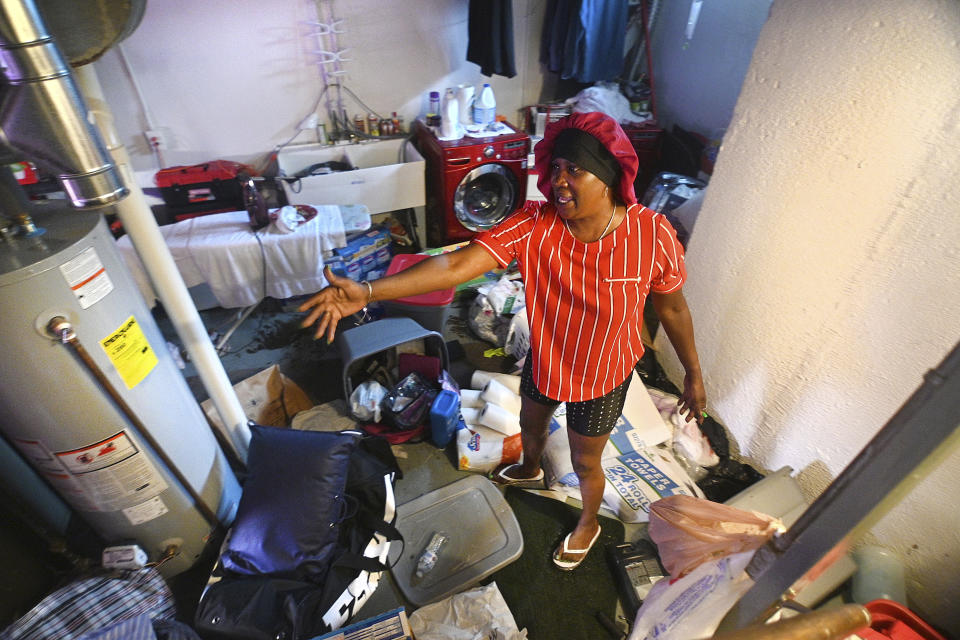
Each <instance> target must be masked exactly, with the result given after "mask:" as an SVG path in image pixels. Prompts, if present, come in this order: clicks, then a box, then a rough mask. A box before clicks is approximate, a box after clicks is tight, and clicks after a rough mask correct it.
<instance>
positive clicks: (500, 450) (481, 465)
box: [457, 369, 523, 473]
mask: <svg viewBox="0 0 960 640" xmlns="http://www.w3.org/2000/svg"><path fill="white" fill-rule="evenodd" d="M470 386H471V387H472V388H470V389H461V390H460V407H461V408H460V416H461V423H460V425H459V428H458V430H457V461H458V468H459V469H460V470H461V471H476V472H479V473H489V472H490V471H493V470H494V469H495V468H496V467H498V466H499V465H501V464H510V463H514V462H519V461H520V456H521V454H522V452H523V448H522V446H521V443H520V395H519V394H520V377H519V376H514V375H510V374H506V373H495V372H490V371H481V370H479V369H478V370H477V371H475V372H474V373H473V375H472V377H471V379H470Z"/></svg>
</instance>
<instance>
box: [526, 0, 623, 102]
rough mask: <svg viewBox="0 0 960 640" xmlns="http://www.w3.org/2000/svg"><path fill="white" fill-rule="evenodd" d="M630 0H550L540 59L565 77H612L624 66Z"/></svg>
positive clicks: (589, 79)
mask: <svg viewBox="0 0 960 640" xmlns="http://www.w3.org/2000/svg"><path fill="white" fill-rule="evenodd" d="M628 9H629V7H628V2H627V0H550V1H549V2H548V4H547V10H546V15H545V17H544V23H543V32H542V36H541V38H542V39H541V45H540V62H541V63H543V64H544V65H545V66H546V67H547V69H548V70H549V71H551V72H553V73H558V74H560V77H562V78H563V79H565V80H567V79H571V78H572V79H574V80H577V81H578V82H583V83H593V82H599V81H602V80H613V79H614V78H616V77H617V76H619V75H620V72H621V71H622V68H623V47H624V42H625V40H626V26H627V13H628Z"/></svg>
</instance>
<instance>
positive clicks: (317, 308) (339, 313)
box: [297, 267, 370, 343]
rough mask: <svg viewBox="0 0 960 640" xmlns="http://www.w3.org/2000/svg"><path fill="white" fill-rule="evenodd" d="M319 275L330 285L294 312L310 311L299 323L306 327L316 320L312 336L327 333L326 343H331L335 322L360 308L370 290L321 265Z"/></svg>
mask: <svg viewBox="0 0 960 640" xmlns="http://www.w3.org/2000/svg"><path fill="white" fill-rule="evenodd" d="M323 275H324V276H326V278H327V282H329V283H330V284H329V285H327V286H326V287H324V288H323V289H321V290H320V292H319V293H317V294H316V295H314V296H313V297H312V298H310V299H309V300H307V301H306V302H304V303H303V304H302V305H300V306H299V307H298V309H297V310H298V311H309V312H310V313H309V314H308V315H307V317H306V318H304V320H303V322H302V323H300V326H301V327H304V328H306V327H309V326H310V325H312V324H314V323H316V325H317V330H316V333H315V334H314V339H319V338H320V336H322V335H323V334H324V333H326V334H327V343H330V342H333V337H334V335H336V333H337V324H338V323H339V322H340V320H342V319H343V318H346V317H347V316H350V315H353V314H354V313H356V312H357V311H360V310H361V309H363V308H364V307H365V306H366V305H367V302H369V297H370V290H369V289H367V286H366V285H364V284H361V283H359V282H355V281H354V280H351V279H350V278H342V277H340V276H338V275H336V274H334V273H333V271H331V270H330V267H324V270H323Z"/></svg>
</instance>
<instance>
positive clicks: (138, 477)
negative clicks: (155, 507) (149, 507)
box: [55, 431, 168, 517]
mask: <svg viewBox="0 0 960 640" xmlns="http://www.w3.org/2000/svg"><path fill="white" fill-rule="evenodd" d="M55 455H56V457H57V458H58V459H59V460H60V462H61V463H62V464H63V466H64V467H65V469H66V470H67V471H68V472H69V474H70V475H71V476H72V480H73V481H74V483H75V484H76V485H77V486H79V487H80V488H82V490H83V493H84V494H85V496H86V497H87V499H88V500H89V501H90V502H92V503H93V504H95V505H97V511H117V510H119V509H126V508H128V507H133V506H135V505H139V504H141V503H143V502H144V500H149V499H150V498H154V497H156V496H158V495H160V493H161V492H163V491H164V490H165V489H167V487H168V485H167V483H166V482H165V481H164V479H163V476H162V475H160V472H159V471H157V468H156V467H154V466H153V463H151V462H150V459H149V458H148V457H147V455H146V454H145V453H144V452H143V451H141V450H140V449H139V448H138V447H137V445H136V444H135V443H134V442H133V441H132V440H131V439H130V438H129V436H127V434H126V433H125V432H123V431H121V432H120V433H117V434H116V435H113V436H111V437H109V438H106V439H105V440H101V441H100V442H97V443H94V444H91V445H88V446H85V447H81V448H79V449H71V450H70V451H58V452H56V453H55ZM78 508H79V507H78ZM158 515H159V514H158ZM154 517H155V516H154Z"/></svg>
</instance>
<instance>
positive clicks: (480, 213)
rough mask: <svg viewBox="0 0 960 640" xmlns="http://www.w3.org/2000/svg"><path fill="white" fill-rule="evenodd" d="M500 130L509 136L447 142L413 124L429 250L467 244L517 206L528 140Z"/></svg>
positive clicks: (524, 178) (522, 190)
mask: <svg viewBox="0 0 960 640" xmlns="http://www.w3.org/2000/svg"><path fill="white" fill-rule="evenodd" d="M503 124H505V125H507V126H509V127H510V129H511V131H512V132H511V133H504V134H501V135H497V136H490V137H483V138H478V137H471V136H464V137H463V138H460V139H459V140H449V141H447V140H439V139H437V136H436V135H435V134H434V133H433V130H432V129H430V127H428V126H426V125H425V124H424V123H423V122H421V121H419V120H417V121H416V122H415V123H414V144H415V145H416V146H417V149H418V150H419V151H420V154H421V155H422V156H423V159H424V160H425V161H426V201H427V203H426V224H427V243H428V244H429V246H431V247H441V246H445V245H448V244H452V243H456V242H462V241H464V240H469V239H470V238H472V237H473V236H474V235H475V234H476V232H477V231H482V230H484V229H489V228H490V227H492V226H494V225H495V224H497V223H498V222H500V221H501V220H503V219H504V218H506V217H507V216H508V215H510V214H511V213H513V211H514V210H515V209H516V208H517V207H519V206H520V205H522V204H523V202H524V200H525V199H526V197H527V156H528V155H529V153H530V136H528V135H527V134H526V133H523V132H521V131H517V129H516V128H515V127H513V126H511V125H509V124H507V123H503Z"/></svg>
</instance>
